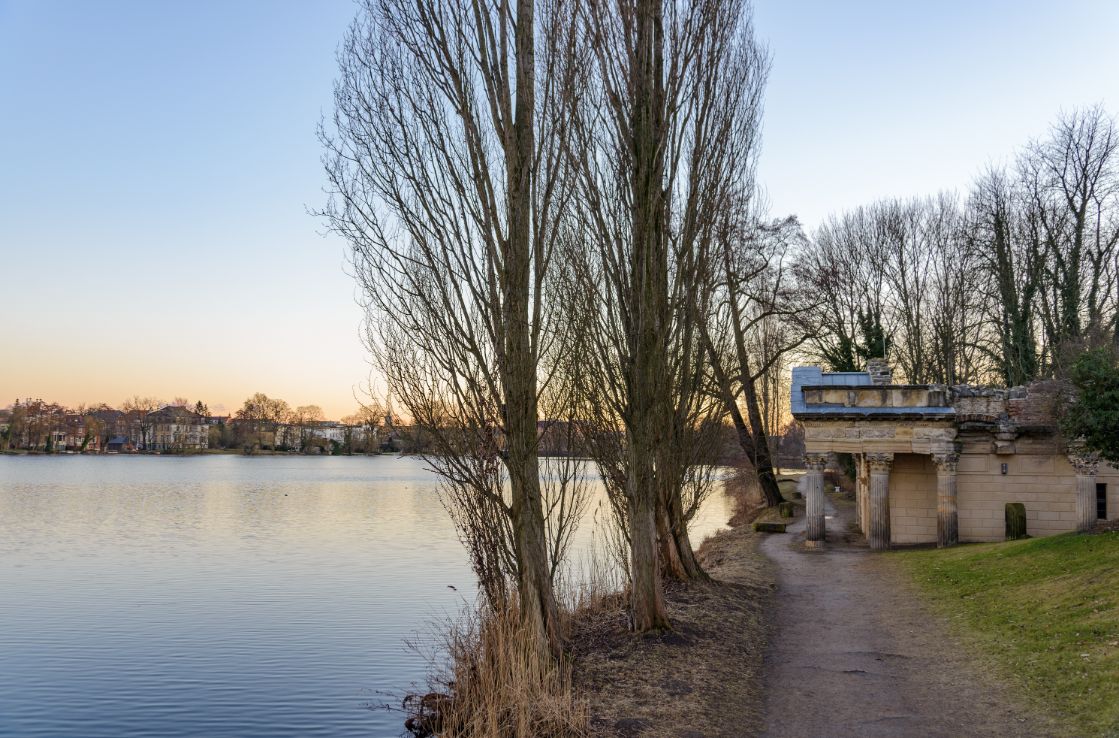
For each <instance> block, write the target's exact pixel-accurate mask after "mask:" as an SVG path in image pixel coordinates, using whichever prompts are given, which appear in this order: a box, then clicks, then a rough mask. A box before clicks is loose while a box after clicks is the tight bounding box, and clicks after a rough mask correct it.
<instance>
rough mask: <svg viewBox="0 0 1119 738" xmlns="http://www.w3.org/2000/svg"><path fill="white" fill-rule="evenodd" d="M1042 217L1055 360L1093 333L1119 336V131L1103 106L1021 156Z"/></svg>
mask: <svg viewBox="0 0 1119 738" xmlns="http://www.w3.org/2000/svg"><path fill="white" fill-rule="evenodd" d="M1019 170H1020V172H1021V176H1022V177H1023V179H1024V181H1025V187H1026V191H1027V193H1028V197H1029V198H1030V206H1031V209H1032V211H1033V213H1034V215H1035V216H1036V218H1037V221H1036V222H1037V225H1038V232H1037V235H1038V237H1039V238H1040V241H1041V244H1040V249H1039V250H1040V252H1041V254H1042V257H1043V258H1042V260H1041V262H1040V266H1041V269H1042V284H1041V288H1040V289H1039V290H1038V298H1039V301H1038V312H1039V314H1040V316H1041V322H1042V326H1043V328H1044V332H1045V341H1046V344H1047V346H1046V348H1047V350H1048V352H1049V361H1050V363H1051V364H1052V365H1054V366H1058V367H1059V366H1060V365H1062V363H1063V362H1064V359H1065V357H1064V354H1065V353H1066V351H1067V350H1069V349H1073V350H1075V349H1076V348H1078V347H1079V342H1080V341H1081V339H1082V338H1084V337H1085V336H1086V335H1088V336H1092V335H1095V336H1106V337H1107V339H1109V340H1114V338H1115V336H1116V335H1117V330H1116V329H1117V325H1119V324H1117V322H1116V317H1115V313H1116V301H1117V300H1119V295H1117V293H1119V282H1117V276H1119V275H1117V274H1116V258H1117V249H1119V130H1117V129H1116V124H1115V120H1114V119H1113V118H1111V117H1109V116H1108V115H1107V114H1106V113H1105V112H1104V110H1103V109H1102V108H1100V107H1094V108H1089V109H1086V110H1078V111H1075V112H1073V113H1070V114H1066V115H1062V116H1061V117H1060V118H1059V119H1058V121H1057V123H1056V125H1054V126H1053V129H1052V131H1051V132H1050V135H1049V137H1048V138H1047V139H1043V140H1040V141H1035V142H1033V143H1032V144H1030V146H1029V147H1027V149H1026V151H1025V152H1024V153H1023V155H1022V157H1021V158H1020V160H1019Z"/></svg>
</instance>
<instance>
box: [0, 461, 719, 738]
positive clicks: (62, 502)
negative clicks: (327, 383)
mask: <svg viewBox="0 0 1119 738" xmlns="http://www.w3.org/2000/svg"><path fill="white" fill-rule="evenodd" d="M436 484H437V480H436V477H435V476H434V475H433V474H432V473H431V472H429V471H427V470H426V468H425V467H424V464H423V462H422V461H420V460H418V459H414V458H397V457H388V456H382V457H356V456H355V457H327V458H314V457H294V456H293V457H242V456H203V457H184V458H175V457H152V456H144V457H140V456H116V457H97V456H61V457H60V456H52V457H45V456H43V457H0V736H3V737H4V738H8V737H9V736H19V737H20V738H46V737H48V736H50V737H52V738H53V737H59V738H61V737H65V738H74V737H75V736H83V737H85V738H100V737H102V736H104V737H105V738H109V737H111V738H139V737H146V736H152V737H155V736H159V737H160V738H170V737H175V736H183V737H186V736H192V737H193V736H207V737H217V736H237V737H239V738H241V737H244V738H255V737H257V736H261V737H263V736H269V737H274V736H291V737H293V738H294V737H296V736H300V737H304V736H333V737H336V738H340V737H348V736H362V737H364V738H369V737H370V736H372V737H379V736H396V735H400V734H401V724H402V719H403V718H402V717H401V715H399V714H397V713H391V712H387V711H384V710H375V709H374V710H371V709H369V708H370V706H371V705H376V704H381V703H384V702H386V701H395V700H396V699H397V697H398V696H399V695H400V694H401V693H402V692H403V691H404V690H406V688H407V687H408V686H409V685H411V684H417V683H422V682H423V680H424V677H425V675H426V663H425V661H424V659H423V658H421V657H420V656H417V655H416V654H415V653H414V652H413V651H411V650H410V649H409V648H408V647H407V646H406V645H405V641H413V642H419V643H420V644H421V645H423V644H427V645H426V649H427V650H430V649H431V648H432V645H431V644H432V643H433V639H432V638H431V634H432V632H433V630H432V623H433V622H435V621H437V620H438V619H440V618H446V617H449V616H453V615H454V614H455V613H457V612H459V611H460V610H461V608H462V607H463V605H464V603H465V601H466V600H472V598H473V592H474V582H473V575H472V573H471V571H470V567H469V564H468V562H467V560H466V555H465V552H464V550H463V548H462V546H461V544H460V543H459V541H458V538H457V536H456V533H455V530H454V527H453V525H452V524H451V521H450V519H449V517H448V515H447V513H446V512H445V511H444V509H443V508H442V506H441V505H440V503H439V500H438V496H437V491H436ZM597 494H601V492H600V491H597ZM592 507H593V506H592ZM730 514H731V503H730V501H729V500H728V499H727V498H726V497H725V496H724V495H723V494H722V492H721V490H720V491H716V493H715V494H713V495H712V497H711V499H710V500H708V501H707V502H706V503H705V505H704V507H703V509H702V510H701V511H700V514H699V515H698V516H697V518H696V520H695V521H694V522H693V526H692V533H693V541H694V542H696V543H698V542H699V541H700V540H701V539H702V538H703V537H705V536H706V535H708V534H710V533H711V532H713V531H714V530H716V529H718V528H720V527H722V526H723V525H724V524H725V523H726V521H727V519H728V518H729V516H730ZM592 527H593V525H592V524H591V523H589V522H588V523H587V524H585V525H583V526H582V528H581V529H580V531H579V534H578V538H577V541H576V544H575V545H576V547H577V548H579V552H578V553H579V555H582V556H586V555H587V548H588V547H589V546H590V545H591V540H592ZM598 537H599V538H600V537H601V536H598Z"/></svg>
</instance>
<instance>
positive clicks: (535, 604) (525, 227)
mask: <svg viewBox="0 0 1119 738" xmlns="http://www.w3.org/2000/svg"><path fill="white" fill-rule="evenodd" d="M535 32H536V29H535V26H534V23H533V0H517V22H516V49H517V50H516V68H517V71H516V75H517V80H516V112H515V114H514V121H513V128H512V138H513V140H512V141H511V142H507V143H506V150H507V151H508V155H507V156H506V162H507V169H508V183H507V187H508V201H509V205H508V207H509V238H508V242H507V249H506V253H505V255H504V256H505V266H506V275H507V278H508V280H509V283H508V285H506V287H505V303H504V315H503V316H502V317H503V320H504V324H505V363H504V366H503V369H504V374H505V378H504V379H505V381H504V385H505V397H506V403H505V414H506V418H505V423H506V433H507V435H508V443H509V446H508V468H509V482H510V488H511V493H512V494H511V496H512V513H513V515H512V516H513V525H514V527H515V531H516V532H515V537H516V546H517V551H518V559H519V560H518V565H519V571H518V583H517V584H518V590H519V595H520V606H521V616H522V618H524V621H525V623H526V625H528V626H529V627H530V628H531V630H532V631H533V632H535V633H536V635H537V637H538V638H539V639H540V640H541V641H542V642H544V641H546V642H547V643H549V644H550V646H551V649H552V650H553V651H558V643H559V626H558V623H557V614H556V602H555V597H554V594H553V592H552V582H551V578H550V576H549V567H548V554H547V546H546V535H545V531H544V513H543V503H542V500H541V495H540V471H539V466H540V464H539V458H538V456H537V431H536V423H537V420H538V411H537V386H536V384H537V382H536V371H537V369H536V367H537V361H536V357H535V356H534V355H533V349H532V341H531V326H530V322H529V299H530V293H531V273H532V272H531V266H532V233H531V217H532V216H531V210H532V196H533V193H532V160H533V154H534V150H535V146H536V142H535V135H534V133H535V131H534V120H533V116H534V114H535V88H536V80H535V66H536V55H535V47H534V36H535Z"/></svg>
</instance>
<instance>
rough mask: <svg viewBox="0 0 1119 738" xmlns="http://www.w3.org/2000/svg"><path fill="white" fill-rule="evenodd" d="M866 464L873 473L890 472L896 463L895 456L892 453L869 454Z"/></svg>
mask: <svg viewBox="0 0 1119 738" xmlns="http://www.w3.org/2000/svg"><path fill="white" fill-rule="evenodd" d="M866 463H867V464H869V465H870V470H871V471H872V472H888V471H890V467H891V466H892V465H893V463H894V455H893V454H892V453H881V452H878V453H869V454H867V455H866Z"/></svg>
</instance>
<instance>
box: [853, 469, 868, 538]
mask: <svg viewBox="0 0 1119 738" xmlns="http://www.w3.org/2000/svg"><path fill="white" fill-rule="evenodd" d="M854 458H855V527H856V528H858V529H859V530H862V529H863V495H864V494H866V490H864V489H863V455H862V454H855V455H854Z"/></svg>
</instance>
